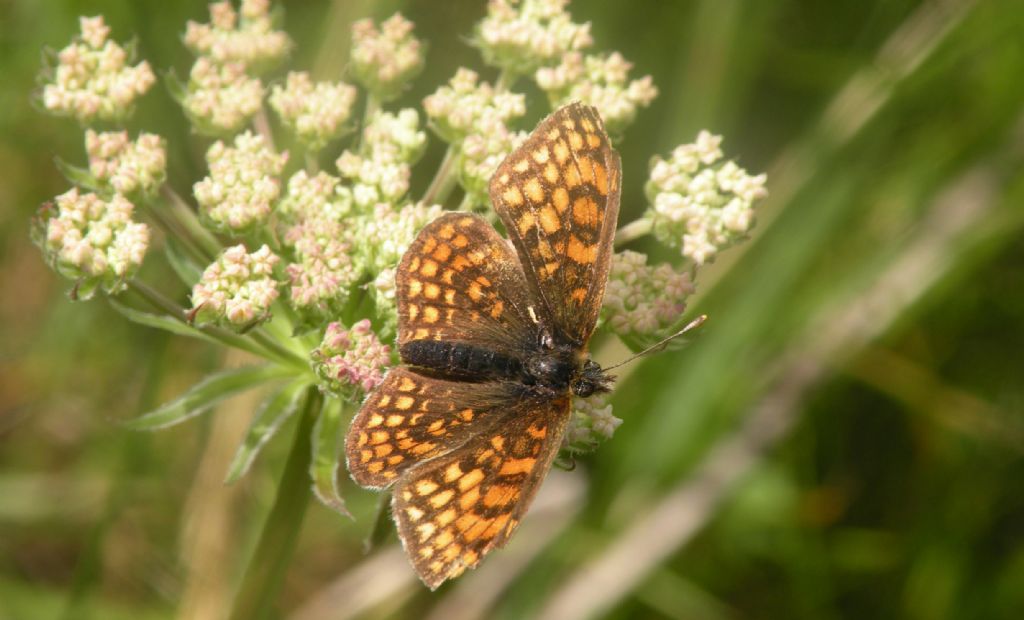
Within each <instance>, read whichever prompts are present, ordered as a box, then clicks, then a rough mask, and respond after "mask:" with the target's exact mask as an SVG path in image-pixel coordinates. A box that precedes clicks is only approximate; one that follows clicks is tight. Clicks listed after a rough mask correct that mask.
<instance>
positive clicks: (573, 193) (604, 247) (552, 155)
mask: <svg viewBox="0 0 1024 620" xmlns="http://www.w3.org/2000/svg"><path fill="white" fill-rule="evenodd" d="M621 179H622V167H621V166H620V164H619V156H618V154H617V153H616V152H615V151H614V150H613V149H612V147H611V144H610V143H609V140H608V136H607V134H605V131H604V126H603V124H602V122H601V117H600V116H598V114H597V110H595V109H594V108H592V107H589V106H585V105H581V104H570V105H568V106H566V107H564V108H562V109H560V110H558V112H556V113H554V114H552V115H551V116H549V117H547V118H546V119H545V120H544V121H543V122H541V124H540V125H538V126H537V129H535V130H534V132H533V133H532V134H530V137H529V138H527V140H526V142H525V143H524V144H523V145H522V146H521V147H519V149H517V150H516V152H514V153H512V154H511V155H510V156H509V157H508V158H506V159H505V161H504V162H502V163H501V165H500V166H498V169H497V171H495V173H494V176H493V177H492V178H491V187H490V193H491V202H493V203H494V209H495V211H497V212H498V215H499V216H501V220H502V223H504V224H505V229H506V230H508V234H509V237H510V238H511V239H512V243H513V244H515V247H516V251H517V252H518V253H519V258H520V259H521V260H522V262H523V267H524V269H525V270H526V276H527V279H528V280H529V283H530V287H531V289H532V291H533V294H534V295H535V296H536V298H537V299H539V300H540V302H541V303H542V305H543V307H544V309H545V312H546V313H547V316H549V317H550V318H551V320H552V321H553V322H554V326H555V327H556V328H557V329H558V330H560V331H561V332H562V336H563V337H564V338H565V339H567V340H568V341H569V342H571V343H572V344H574V345H575V346H577V347H580V348H582V347H585V346H586V343H587V340H589V338H590V334H591V332H593V331H594V325H595V324H596V323H597V317H598V314H599V313H600V311H601V301H602V300H603V298H604V288H605V285H606V284H607V282H608V270H609V268H610V267H611V255H612V241H613V237H614V235H615V227H616V225H617V222H618V218H619V187H620V183H621Z"/></svg>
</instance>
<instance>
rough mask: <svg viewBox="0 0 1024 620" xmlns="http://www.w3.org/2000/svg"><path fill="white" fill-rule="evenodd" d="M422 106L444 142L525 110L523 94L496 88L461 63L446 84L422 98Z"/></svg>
mask: <svg viewBox="0 0 1024 620" xmlns="http://www.w3.org/2000/svg"><path fill="white" fill-rule="evenodd" d="M423 109H424V110H425V111H426V113H427V118H428V119H430V124H431V128H432V129H433V130H434V131H435V132H436V133H437V135H439V136H440V137H441V138H442V139H443V140H444V141H445V142H451V143H457V142H459V141H461V140H463V139H464V138H465V137H466V136H468V135H470V134H479V133H484V132H486V130H488V129H490V128H492V127H493V126H494V125H495V124H498V123H501V124H503V123H507V122H508V121H510V120H512V119H514V118H519V117H520V116H522V115H523V114H526V98H525V97H524V96H523V95H520V94H517V93H511V92H507V91H498V90H497V89H495V88H494V87H493V86H491V85H490V84H488V83H487V82H480V76H478V75H477V73H476V72H475V71H472V70H470V69H465V68H461V67H460V68H459V69H458V70H457V71H456V72H455V76H454V77H452V79H451V80H449V81H448V85H447V86H442V87H440V88H438V89H437V90H436V91H435V92H434V93H433V94H431V95H427V97H425V98H424V99H423Z"/></svg>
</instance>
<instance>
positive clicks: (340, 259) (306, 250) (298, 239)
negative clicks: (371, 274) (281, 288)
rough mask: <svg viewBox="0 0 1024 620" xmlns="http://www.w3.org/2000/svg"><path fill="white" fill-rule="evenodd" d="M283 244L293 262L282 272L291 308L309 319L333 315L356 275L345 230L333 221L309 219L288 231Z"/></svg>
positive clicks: (338, 308)
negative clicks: (286, 281) (288, 247)
mask: <svg viewBox="0 0 1024 620" xmlns="http://www.w3.org/2000/svg"><path fill="white" fill-rule="evenodd" d="M285 243H287V244H288V245H289V246H291V247H292V249H293V250H294V252H295V257H296V259H297V262H294V263H291V264H289V265H288V266H287V267H286V269H285V271H286V272H287V274H288V278H289V281H290V287H291V288H290V289H289V290H290V293H291V303H292V306H293V307H295V308H296V309H297V310H300V311H301V312H303V313H304V315H305V316H307V317H309V318H310V319H312V320H317V319H321V320H322V319H324V318H326V317H329V316H331V315H337V313H338V312H339V311H340V310H341V305H342V304H344V302H345V301H346V300H347V299H348V291H349V289H350V288H351V287H352V285H353V284H355V282H356V280H357V279H358V276H359V272H358V271H357V270H356V268H355V267H354V266H353V264H352V257H351V250H352V245H351V243H350V242H349V240H348V235H347V231H346V230H345V227H344V226H343V225H342V223H341V222H339V221H337V220H332V219H327V218H319V219H315V218H309V219H306V220H304V221H303V222H302V223H300V224H296V225H295V226H293V227H291V228H290V229H289V230H288V232H287V233H286V234H285Z"/></svg>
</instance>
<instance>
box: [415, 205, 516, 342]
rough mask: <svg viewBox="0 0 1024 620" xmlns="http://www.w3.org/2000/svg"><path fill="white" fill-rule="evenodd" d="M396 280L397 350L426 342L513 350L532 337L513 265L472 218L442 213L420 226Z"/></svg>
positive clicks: (490, 232) (488, 229) (503, 244)
mask: <svg viewBox="0 0 1024 620" xmlns="http://www.w3.org/2000/svg"><path fill="white" fill-rule="evenodd" d="M396 283H397V286H398V290H397V296H398V344H399V346H401V345H403V344H405V343H407V342H409V341H413V340H427V339H429V340H449V341H460V342H466V343H470V344H475V345H479V346H484V347H488V348H491V349H497V350H502V351H519V350H522V349H523V347H524V346H526V345H527V344H528V343H530V342H532V341H534V340H536V338H535V337H534V336H532V334H534V333H535V331H534V326H533V323H532V321H531V319H530V318H529V317H530V311H529V310H528V306H529V299H528V297H527V288H526V287H527V285H526V279H525V278H524V276H523V270H522V268H521V267H520V265H519V261H518V260H517V259H516V256H515V253H514V252H513V250H512V248H511V247H510V246H509V244H508V242H507V241H506V240H505V239H503V238H502V237H501V235H499V234H498V231H496V230H494V227H493V226H491V225H490V224H489V223H488V222H487V221H486V220H484V219H483V218H481V217H479V216H477V215H473V214H471V213H448V214H445V215H443V216H441V217H439V218H437V219H436V220H434V221H433V222H431V223H430V224H428V225H427V226H426V227H424V228H423V230H421V231H420V233H419V235H418V236H417V237H416V240H415V241H413V243H412V245H411V246H409V249H408V251H406V253H405V255H404V256H403V257H402V261H401V263H400V264H399V266H398V272H397V275H396Z"/></svg>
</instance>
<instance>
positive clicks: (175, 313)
mask: <svg viewBox="0 0 1024 620" xmlns="http://www.w3.org/2000/svg"><path fill="white" fill-rule="evenodd" d="M128 288H129V289H131V290H132V291H134V292H135V294H136V295H138V296H139V297H141V298H142V299H143V300H145V301H146V303H148V304H149V305H150V306H152V307H153V308H154V309H155V310H157V311H159V312H163V313H164V314H166V315H168V316H170V317H172V318H173V319H175V320H177V321H180V322H181V323H184V324H185V325H188V320H187V319H186V318H185V315H186V314H187V312H186V310H185V309H184V308H182V307H181V306H179V305H178V304H176V303H174V302H173V301H171V300H170V299H168V298H166V297H164V295H163V294H162V293H160V292H159V291H157V290H156V289H154V288H152V287H150V286H149V285H148V284H146V283H144V282H142V281H140V280H138V279H133V280H129V281H128ZM194 327H195V328H196V329H197V330H199V331H201V332H203V333H204V334H206V335H207V336H210V337H211V338H215V339H216V340H218V341H220V342H222V343H224V345H226V346H229V347H234V348H236V349H241V350H243V351H248V352H249V353H252V354H253V355H257V356H259V357H263V358H268V359H271V360H274V361H276V362H278V363H280V364H283V365H285V366H291V367H297V368H301V369H302V370H303V371H306V370H308V369H309V364H308V363H307V362H306V360H305V359H303V358H301V357H299V356H298V355H297V354H295V353H292V352H291V351H287V350H285V349H283V348H282V347H281V345H280V344H278V343H277V342H275V341H273V340H271V339H270V338H268V337H267V336H265V335H264V336H263V340H267V341H269V342H268V343H264V342H261V341H259V340H258V339H257V338H255V335H254V334H251V335H250V337H248V338H246V337H245V336H239V335H238V334H233V333H231V332H230V331H228V330H226V329H222V328H220V327H213V326H210V325H206V326H202V327H199V326H194ZM267 344H269V345H270V347H269V348H267ZM261 345H262V346H261Z"/></svg>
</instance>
